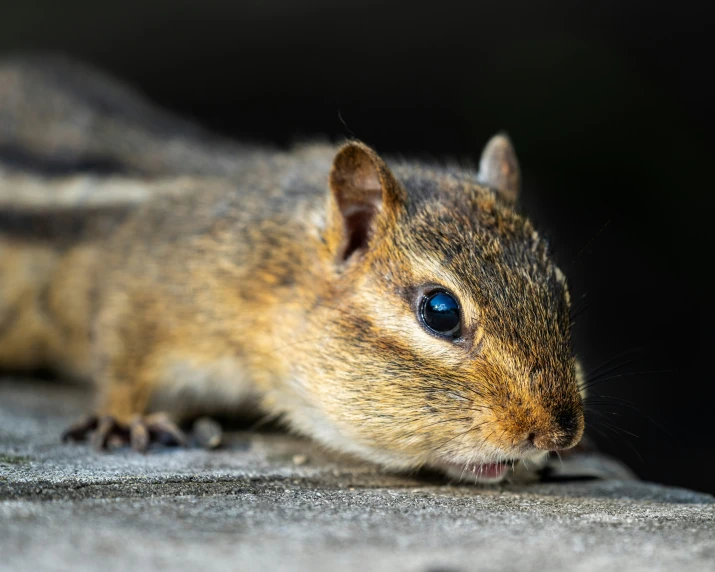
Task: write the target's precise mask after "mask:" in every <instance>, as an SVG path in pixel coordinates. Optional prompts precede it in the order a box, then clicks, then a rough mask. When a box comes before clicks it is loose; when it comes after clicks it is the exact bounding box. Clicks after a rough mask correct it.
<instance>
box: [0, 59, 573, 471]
mask: <svg viewBox="0 0 715 572" xmlns="http://www.w3.org/2000/svg"><path fill="white" fill-rule="evenodd" d="M0 159H2V161H0V165H3V167H2V170H1V171H0V366H2V367H5V368H12V369H21V368H31V367H36V366H39V365H41V366H49V367H53V368H56V369H58V370H59V371H62V372H65V373H68V374H71V375H74V376H80V377H81V376H85V377H88V378H91V379H92V380H93V382H94V384H95V385H96V388H97V402H96V409H95V410H94V411H93V412H92V415H91V416H90V417H89V418H88V419H86V420H83V421H82V422H80V423H78V424H77V425H75V426H73V427H71V428H70V429H69V430H68V432H67V436H68V437H70V438H73V439H82V438H84V437H86V436H90V435H91V439H92V442H93V443H94V445H95V446H96V447H99V448H106V447H107V446H108V444H112V443H113V442H115V441H117V440H123V441H124V442H128V443H129V444H131V446H132V447H133V448H134V449H136V450H139V451H146V450H147V448H148V446H149V445H150V443H151V442H152V441H153V440H156V439H158V438H166V437H167V436H168V437H169V438H170V439H172V440H173V441H174V442H175V443H183V442H184V436H183V434H182V432H181V430H180V429H179V425H178V424H179V422H180V421H182V420H183V419H186V418H188V417H190V416H192V415H196V414H197V413H211V412H216V411H226V410H231V409H232V408H234V407H236V406H238V405H240V404H251V406H252V407H255V408H257V410H259V411H261V412H263V413H265V414H268V415H272V416H275V417H279V418H281V419H282V420H283V421H284V422H285V423H286V424H287V425H288V426H289V427H290V428H291V429H293V430H294V431H297V432H298V433H301V434H304V435H307V436H310V437H312V438H313V439H315V440H317V441H318V442H320V443H322V444H323V445H325V446H327V447H329V448H332V449H335V450H337V451H340V452H345V453H350V454H353V455H357V456H358V457H361V458H363V459H366V460H368V461H372V462H375V463H378V464H380V465H382V466H383V467H386V468H387V469H389V470H395V471H407V470H413V469H417V468H422V467H424V468H430V469H434V470H437V471H441V472H443V473H446V474H447V475H449V476H451V477H454V478H461V477H470V478H473V479H475V480H478V481H482V482H494V481H499V480H501V479H503V478H505V476H506V475H507V474H508V472H509V469H510V468H511V466H512V465H513V464H514V463H515V462H517V461H524V462H525V463H527V464H528V465H532V466H538V465H539V463H540V462H542V461H543V459H544V458H545V456H546V455H547V454H548V452H549V451H556V450H562V449H568V448H570V447H573V446H574V445H576V444H577V443H578V442H579V440H580V439H581V436H582V434H583V430H584V414H583V405H582V395H581V392H580V387H581V385H582V384H581V383H580V382H581V373H580V368H579V365H578V362H577V360H576V358H575V357H574V355H573V352H572V347H571V340H570V319H569V293H568V288H567V284H566V280H565V277H564V275H563V273H562V272H561V271H560V270H559V268H558V267H557V266H556V265H555V264H554V262H553V261H552V259H551V257H550V255H549V251H548V248H547V244H546V242H545V241H544V240H543V239H542V238H541V237H540V235H539V234H538V233H537V231H536V230H535V229H534V227H533V226H532V224H531V223H530V222H529V220H527V219H526V218H525V217H524V216H523V215H521V214H519V212H518V211H517V210H516V206H515V204H516V200H517V197H518V193H519V184H520V174H519V167H518V164H517V160H516V155H515V153H514V150H513V148H512V145H511V142H510V141H509V139H508V138H507V137H506V136H505V135H503V134H499V135H496V136H495V137H493V138H492V139H491V140H490V141H489V142H488V143H487V145H486V147H485V148H484V151H483V153H482V156H481V159H480V162H479V168H478V170H472V169H470V168H466V167H441V166H434V165H427V164H425V163H420V162H416V161H405V160H395V159H384V158H382V157H381V156H380V155H378V153H377V152H376V151H374V150H373V149H372V148H370V147H368V146H367V145H365V144H364V143H361V142H359V141H348V142H346V143H344V144H342V145H339V146H337V147H336V146H333V145H325V144H313V145H302V146H297V147H295V148H292V149H290V150H288V151H279V150H271V149H265V148H259V147H252V146H249V145H241V144H237V143H233V142H231V141H227V140H224V139H221V138H220V137H217V136H212V135H210V134H209V133H207V132H205V131H203V130H202V129H201V128H198V127H195V126H193V125H192V124H189V123H186V122H183V121H180V120H178V119H175V118H173V117H172V116H170V115H168V114H166V113H164V112H161V111H158V110H157V109H155V108H154V107H153V106H152V105H151V104H149V103H147V102H146V101H145V100H143V99H142V98H141V97H140V96H138V95H137V94H135V93H133V92H131V91H130V90H128V89H127V88H125V87H123V86H121V85H120V84H118V83H117V82H115V81H114V80H111V79H108V78H106V77H105V76H103V75H101V74H97V73H95V72H94V71H92V70H90V69H89V68H85V67H82V66H78V65H76V64H68V63H66V62H59V63H58V62H57V61H55V62H51V63H47V62H45V61H43V60H34V59H32V58H29V59H28V58H25V59H16V60H10V61H6V62H5V63H3V64H2V65H0Z"/></svg>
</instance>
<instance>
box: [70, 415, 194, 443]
mask: <svg viewBox="0 0 715 572" xmlns="http://www.w3.org/2000/svg"><path fill="white" fill-rule="evenodd" d="M85 439H89V440H90V442H91V443H92V446H93V447H94V448H95V449H98V450H102V451H106V450H108V449H110V448H113V447H117V446H122V445H126V444H129V445H131V447H132V449H134V450H135V451H139V452H141V453H144V452H146V450H147V449H148V448H149V445H150V444H151V443H162V444H164V445H179V446H182V447H183V446H185V445H186V437H185V435H184V433H183V432H182V431H181V429H179V427H178V426H177V425H176V424H175V423H174V422H173V421H171V419H170V418H169V416H168V415H167V414H166V413H151V414H149V415H136V416H135V417H133V418H132V420H131V421H129V422H121V421H118V420H117V419H116V418H115V417H113V416H111V415H103V416H98V415H90V416H89V417H86V418H85V419H83V420H81V421H79V422H78V423H75V424H73V425H71V426H70V427H68V428H67V429H66V430H65V431H64V432H63V433H62V440H63V441H65V442H66V441H84V440H85Z"/></svg>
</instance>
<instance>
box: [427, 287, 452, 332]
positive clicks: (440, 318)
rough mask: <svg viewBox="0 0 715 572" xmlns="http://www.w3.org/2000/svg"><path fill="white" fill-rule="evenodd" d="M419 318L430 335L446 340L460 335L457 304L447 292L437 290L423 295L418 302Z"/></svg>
mask: <svg viewBox="0 0 715 572" xmlns="http://www.w3.org/2000/svg"><path fill="white" fill-rule="evenodd" d="M420 318H421V320H422V323H423V324H424V325H425V326H426V327H427V329H428V330H431V331H432V333H435V334H437V335H440V336H444V337H446V338H458V337H459V335H460V325H461V323H462V320H461V312H460V311H459V303H458V302H457V299H456V298H455V297H454V296H452V295H451V294H450V293H449V292H445V291H444V290H438V291H436V292H431V293H429V294H427V295H425V296H424V298H422V301H421V302H420Z"/></svg>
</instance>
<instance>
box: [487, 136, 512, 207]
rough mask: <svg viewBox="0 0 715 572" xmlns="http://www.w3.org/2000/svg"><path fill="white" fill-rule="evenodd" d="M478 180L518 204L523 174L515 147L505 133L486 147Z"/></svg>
mask: <svg viewBox="0 0 715 572" xmlns="http://www.w3.org/2000/svg"><path fill="white" fill-rule="evenodd" d="M477 178H478V179H479V182H480V183H482V184H484V185H487V186H488V187H491V188H493V189H494V190H495V191H498V192H499V193H500V194H501V195H502V197H503V198H505V199H506V200H507V201H509V202H511V203H514V202H516V199H517V198H518V196H519V187H520V186H521V174H520V172H519V162H518V161H517V160H516V153H515V152H514V146H513V145H512V144H511V141H510V140H509V137H507V136H506V134H505V133H498V134H497V135H495V136H494V137H492V138H491V139H490V140H489V142H488V143H487V144H486V146H485V147H484V151H482V157H481V159H479V174H478V175H477Z"/></svg>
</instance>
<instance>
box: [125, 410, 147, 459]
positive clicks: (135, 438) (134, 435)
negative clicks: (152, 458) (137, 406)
mask: <svg viewBox="0 0 715 572" xmlns="http://www.w3.org/2000/svg"><path fill="white" fill-rule="evenodd" d="M149 442H150V437H149V430H148V429H147V426H146V423H145V422H144V420H143V419H142V418H141V417H137V418H136V419H135V420H134V421H132V423H131V425H129V443H130V444H131V446H132V449H134V450H135V451H137V452H139V453H146V451H147V449H148V448H149Z"/></svg>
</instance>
